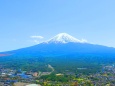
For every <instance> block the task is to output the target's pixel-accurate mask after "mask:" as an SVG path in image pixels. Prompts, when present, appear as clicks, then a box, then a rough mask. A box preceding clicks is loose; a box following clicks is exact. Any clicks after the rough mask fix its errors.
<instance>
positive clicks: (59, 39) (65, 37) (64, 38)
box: [47, 33, 86, 43]
mask: <svg viewBox="0 0 115 86" xmlns="http://www.w3.org/2000/svg"><path fill="white" fill-rule="evenodd" d="M69 42H74V43H85V42H86V40H84V39H82V40H79V39H76V38H74V37H72V36H71V35H69V34H67V33H60V34H58V35H56V36H54V37H53V38H51V39H50V40H48V41H47V43H69Z"/></svg>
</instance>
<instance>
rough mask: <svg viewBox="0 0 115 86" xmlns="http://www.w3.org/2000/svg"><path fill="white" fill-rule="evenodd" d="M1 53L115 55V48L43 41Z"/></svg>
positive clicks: (26, 54) (25, 54)
mask: <svg viewBox="0 0 115 86" xmlns="http://www.w3.org/2000/svg"><path fill="white" fill-rule="evenodd" d="M1 54H10V55H24V56H28V55H30V56H61V55H72V54H73V55H76V56H77V55H78V54H84V55H85V54H93V55H115V48H112V47H106V46H101V45H94V44H88V43H72V42H71V43H66V44H64V43H41V44H38V45H35V46H31V47H27V48H22V49H18V50H13V51H8V52H3V53H1Z"/></svg>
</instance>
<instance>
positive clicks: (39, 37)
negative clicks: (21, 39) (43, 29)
mask: <svg viewBox="0 0 115 86" xmlns="http://www.w3.org/2000/svg"><path fill="white" fill-rule="evenodd" d="M30 38H34V39H43V38H44V37H43V36H30Z"/></svg>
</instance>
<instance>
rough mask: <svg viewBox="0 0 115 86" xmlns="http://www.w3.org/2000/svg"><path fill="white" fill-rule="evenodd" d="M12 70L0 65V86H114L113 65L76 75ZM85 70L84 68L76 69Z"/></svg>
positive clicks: (114, 70) (114, 73)
mask: <svg viewBox="0 0 115 86" xmlns="http://www.w3.org/2000/svg"><path fill="white" fill-rule="evenodd" d="M49 67H50V68H51V69H52V71H51V72H40V71H38V72H32V71H23V70H21V69H19V70H12V69H9V68H5V67H4V66H3V65H0V86H29V84H30V86H32V85H31V84H34V85H35V86H115V65H114V64H111V65H104V66H103V67H102V70H101V71H100V72H97V73H94V74H89V75H85V74H81V73H79V74H76V73H74V72H66V73H64V74H62V73H57V74H55V73H54V71H55V70H54V68H53V67H52V66H51V65H49ZM78 69H79V70H83V71H84V70H85V68H78Z"/></svg>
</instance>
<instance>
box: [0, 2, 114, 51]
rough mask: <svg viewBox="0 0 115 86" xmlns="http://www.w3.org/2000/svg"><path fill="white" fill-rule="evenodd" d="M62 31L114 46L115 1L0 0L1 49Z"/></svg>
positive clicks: (24, 43)
mask: <svg viewBox="0 0 115 86" xmlns="http://www.w3.org/2000/svg"><path fill="white" fill-rule="evenodd" d="M62 32H65V33H68V34H70V35H72V36H74V37H76V38H78V39H82V38H83V39H86V40H88V42H90V43H95V44H101V45H106V46H112V47H115V39H114V37H115V0H0V51H8V50H14V49H18V48H22V47H27V46H32V45H35V44H36V43H35V39H37V40H38V41H44V40H47V39H49V38H51V37H53V36H54V35H56V34H58V33H62Z"/></svg>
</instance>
